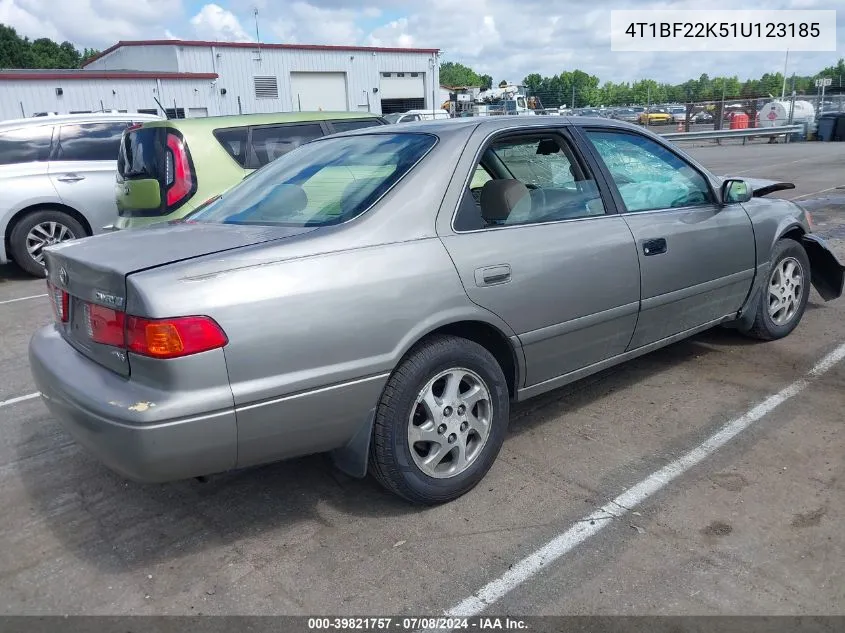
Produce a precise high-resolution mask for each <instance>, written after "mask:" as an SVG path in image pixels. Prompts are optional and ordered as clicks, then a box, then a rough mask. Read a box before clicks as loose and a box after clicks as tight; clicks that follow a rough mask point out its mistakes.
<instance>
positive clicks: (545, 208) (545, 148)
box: [455, 134, 605, 231]
mask: <svg viewBox="0 0 845 633" xmlns="http://www.w3.org/2000/svg"><path fill="white" fill-rule="evenodd" d="M468 193H469V194H471V195H468V194H465V195H464V196H463V198H462V200H461V206H460V208H459V211H458V216H457V218H456V221H455V228H456V229H457V230H459V231H462V230H473V229H479V228H485V227H489V226H509V225H519V224H533V223H538V222H552V221H556V220H570V219H576V218H584V217H591V216H599V215H604V213H605V207H604V203H603V202H602V199H601V195H600V194H599V190H598V187H597V186H596V182H595V180H594V179H593V178H592V176H591V175H590V173H589V171H588V170H587V169H586V167H584V166H583V165H582V164H581V163H580V161H578V160H577V159H576V157H575V155H574V153H573V151H572V148H571V147H570V146H569V144H568V143H567V142H566V141H565V140H564V139H563V137H561V136H558V135H557V134H549V135H539V136H537V135H531V136H517V137H512V138H505V139H501V140H497V141H494V142H493V143H492V144H491V145H490V146H488V147H487V149H486V150H485V151H484V153H483V155H482V158H481V161H480V162H479V164H478V165H476V167H475V169H474V171H473V174H472V179H471V181H470V184H469V192H468Z"/></svg>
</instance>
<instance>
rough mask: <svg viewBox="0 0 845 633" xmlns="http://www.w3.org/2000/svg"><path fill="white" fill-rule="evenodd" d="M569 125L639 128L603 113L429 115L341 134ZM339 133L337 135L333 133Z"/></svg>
mask: <svg viewBox="0 0 845 633" xmlns="http://www.w3.org/2000/svg"><path fill="white" fill-rule="evenodd" d="M568 125H578V126H588V125H600V126H602V127H618V128H624V129H628V130H639V131H642V128H641V127H640V126H638V125H634V124H633V123H627V122H625V121H618V120H615V119H608V118H605V117H592V116H576V117H571V118H570V117H568V116H552V115H542V114H538V115H534V116H507V115H502V116H491V117H475V116H473V117H460V118H455V119H429V120H427V121H411V122H408V123H397V124H394V125H391V126H389V127H384V128H381V127H376V128H363V129H360V130H353V131H351V132H344V133H343V134H342V136H357V135H361V134H388V133H400V132H401V133H408V132H419V133H429V134H436V135H437V136H441V135H444V136H445V135H449V134H457V133H461V132H465V131H466V130H467V129H468V128H479V129H482V130H489V131H490V132H495V131H497V130H506V129H509V128H515V127H519V128H526V127H527V128H530V127H566V126H568ZM336 136H340V135H336Z"/></svg>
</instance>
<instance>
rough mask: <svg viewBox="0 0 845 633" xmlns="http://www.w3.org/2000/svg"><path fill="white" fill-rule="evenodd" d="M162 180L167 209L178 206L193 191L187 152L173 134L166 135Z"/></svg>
mask: <svg viewBox="0 0 845 633" xmlns="http://www.w3.org/2000/svg"><path fill="white" fill-rule="evenodd" d="M164 180H165V188H166V191H167V198H166V199H167V206H168V207H172V206H174V205H177V204H179V203H180V202H181V201H182V200H184V199H185V198H186V197H187V196H188V195H189V194H190V193H191V192H192V191H193V189H194V175H193V173H192V171H191V163H190V160H189V158H188V150H187V149H186V148H185V142H184V141H183V140H182V139H181V138H179V137H178V136H176V135H175V134H168V135H167V151H166V158H165V179H164Z"/></svg>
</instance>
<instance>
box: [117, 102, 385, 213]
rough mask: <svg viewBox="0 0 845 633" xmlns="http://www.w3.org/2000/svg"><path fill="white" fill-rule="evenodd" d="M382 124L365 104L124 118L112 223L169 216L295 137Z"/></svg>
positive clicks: (300, 140) (301, 140)
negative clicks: (347, 108)
mask: <svg viewBox="0 0 845 633" xmlns="http://www.w3.org/2000/svg"><path fill="white" fill-rule="evenodd" d="M386 124H387V121H386V120H385V119H383V118H381V117H380V116H378V115H375V114H371V113H369V112H283V113H276V114H245V115H238V116H219V117H207V118H198V119H170V120H160V121H151V122H149V123H144V124H142V125H136V126H132V127H130V128H128V129H127V130H126V131H125V132H124V134H123V138H122V140H121V143H120V152H119V154H118V160H117V180H116V184H115V199H116V202H117V209H118V219H117V222H116V223H115V225H114V228H116V229H125V228H134V227H140V226H145V225H148V224H153V223H156V222H165V221H170V220H177V219H179V218H182V217H184V216H186V215H187V214H188V213H190V212H191V211H193V210H195V209H196V208H197V207H199V206H200V205H202V204H203V203H205V202H207V201H208V200H211V199H213V198H215V197H216V196H218V195H220V194H221V193H223V192H224V191H226V190H227V189H228V188H229V187H231V186H233V185H235V184H237V183H238V182H240V181H241V180H243V179H244V177H246V176H247V175H249V174H250V173H252V172H253V171H255V170H256V169H258V168H259V167H263V166H264V165H266V164H267V163H269V162H270V161H272V160H274V159H276V158H278V157H279V156H282V155H283V154H286V153H287V152H289V151H291V150H293V149H295V148H297V147H299V146H300V145H303V144H305V143H308V142H309V141H313V140H314V139H317V138H320V137H322V136H326V135H328V134H335V133H338V132H347V131H349V130H355V129H358V128H363V127H371V126H375V125H386Z"/></svg>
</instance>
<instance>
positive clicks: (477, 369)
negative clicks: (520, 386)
mask: <svg viewBox="0 0 845 633" xmlns="http://www.w3.org/2000/svg"><path fill="white" fill-rule="evenodd" d="M453 367H461V368H464V369H468V370H470V371H472V372H474V373H475V374H477V376H478V377H480V378H481V379H482V380H483V381H484V383H485V386H486V387H487V389H488V392H489V394H490V402H491V405H492V415H491V421H490V430H489V434H488V436H487V440H486V442H485V443H484V444H483V446H482V447H481V449H480V451H481V452H480V453H479V454H478V456H477V457H476V458H475V460H474V461H472V462H471V463H470V464H469V466H468V467H467V468H466V470H464V471H463V472H461V473H459V474H456V475H454V476H451V477H448V478H436V477H432V476H429V475H427V474H425V473H424V472H423V471H422V470H421V469H420V468H419V466H417V464H416V463H415V461H414V459H413V457H412V455H411V448H410V447H409V445H408V422H409V419H410V416H411V413H412V407H415V406H416V401H417V396H418V395H419V393H420V391H421V390H422V389H423V388H424V387H425V386H426V384H427V383H428V381H429V380H431V379H432V378H434V377H436V376H437V374H438V373H439V372H442V371H446V370H447V369H450V368H453ZM509 413H510V398H509V395H508V386H507V381H506V379H505V375H504V373H503V372H502V368H501V367H500V366H499V363H498V362H496V359H495V358H494V357H493V355H492V354H491V353H490V352H488V351H487V350H486V349H485V348H484V347H482V346H481V345H479V344H477V343H474V342H473V341H470V340H467V339H464V338H459V337H455V336H434V337H431V338H430V339H427V340H425V341H424V342H422V343H421V344H419V345H418V346H417V347H416V348H415V349H413V350H411V352H410V353H409V354H408V355H407V356H406V357H405V359H404V360H403V361H402V362H401V363H400V365H399V367H397V368H396V370H395V371H394V372H393V374H392V375H391V377H390V379H389V380H388V382H387V385H386V386H385V388H384V392H383V393H382V397H381V400H380V401H379V405H378V408H377V409H376V417H375V424H374V426H373V437H372V442H371V444H370V460H369V464H370V466H369V469H370V473H371V474H372V475H373V476H374V477H375V478H376V479H377V480H378V481H379V483H381V484H382V485H383V486H384V487H385V488H387V489H388V490H390V491H392V492H394V493H396V494H397V495H399V496H401V497H404V498H405V499H407V500H409V501H412V502H414V503H419V504H426V505H434V504H438V503H444V502H446V501H451V500H453V499H456V498H458V497H460V496H461V495H463V494H465V493H467V492H469V491H470V490H471V489H472V488H474V487H475V486H476V485H477V484H478V482H480V481H481V480H482V479H483V478H484V475H486V474H487V471H488V470H490V467H491V466H492V465H493V462H494V461H495V460H496V456H497V455H498V454H499V451H500V450H501V448H502V443H503V442H504V439H505V434H506V432H507V427H508V416H509Z"/></svg>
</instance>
